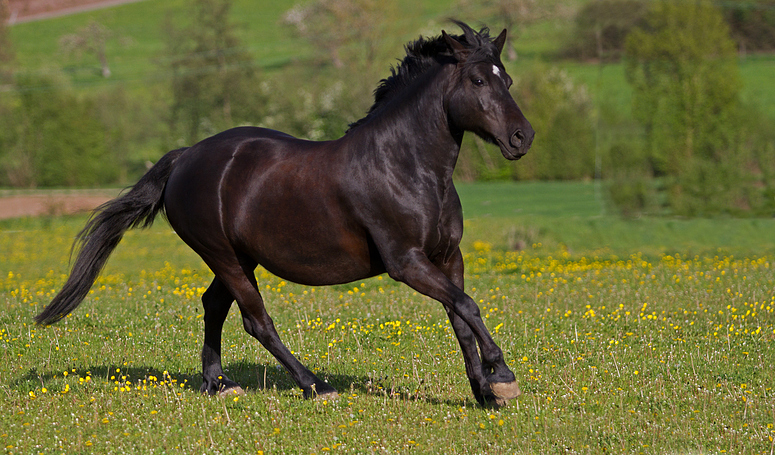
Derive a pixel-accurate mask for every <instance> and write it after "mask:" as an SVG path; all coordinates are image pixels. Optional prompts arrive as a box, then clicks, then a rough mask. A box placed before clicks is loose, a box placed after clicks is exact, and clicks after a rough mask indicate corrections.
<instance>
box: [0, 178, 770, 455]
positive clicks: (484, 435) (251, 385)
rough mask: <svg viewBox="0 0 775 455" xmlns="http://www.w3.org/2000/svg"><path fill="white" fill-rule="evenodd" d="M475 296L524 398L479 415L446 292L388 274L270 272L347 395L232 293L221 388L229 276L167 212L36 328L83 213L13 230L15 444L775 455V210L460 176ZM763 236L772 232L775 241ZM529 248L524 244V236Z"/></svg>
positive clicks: (1, 418)
mask: <svg viewBox="0 0 775 455" xmlns="http://www.w3.org/2000/svg"><path fill="white" fill-rule="evenodd" d="M460 193H461V198H462V200H463V204H464V210H465V213H466V218H467V221H466V234H465V238H464V245H463V246H464V255H465V261H466V267H467V273H466V288H467V292H469V293H470V295H471V296H472V297H473V298H474V299H475V300H476V301H477V302H478V303H479V306H480V308H481V312H482V317H483V318H484V320H485V324H486V325H487V326H488V328H489V329H490V330H491V332H492V333H493V336H494V338H495V340H496V342H497V343H499V345H500V346H501V347H502V348H503V349H504V353H505V356H506V359H507V363H508V364H509V365H510V367H511V368H512V369H513V371H514V372H515V374H516V376H517V380H518V381H519V383H520V386H521V388H522V390H523V395H522V396H520V397H519V398H518V399H516V400H514V401H513V402H511V403H510V405H509V406H507V407H504V408H500V409H485V408H481V407H479V406H478V405H477V404H476V402H475V401H474V399H473V396H472V395H471V392H470V388H469V386H468V381H467V379H466V377H465V372H464V368H463V361H462V357H461V355H460V352H459V347H458V346H457V342H456V340H455V337H454V334H453V333H452V329H451V327H450V325H449V324H448V322H447V320H446V317H445V314H444V311H443V310H442V308H441V306H440V304H438V303H437V302H435V301H432V300H430V299H428V298H425V297H423V296H421V295H418V294H417V293H415V292H414V291H413V290H411V289H410V288H408V287H407V286H405V285H402V284H398V283H395V282H393V281H392V280H391V279H390V278H388V277H387V276H379V277H375V278H372V279H369V280H364V281H363V282H356V283H351V284H348V285H340V286H333V287H317V288H311V287H304V286H299V285H296V284H293V283H289V282H286V281H284V280H282V279H280V278H278V277H275V276H272V275H270V274H269V273H267V272H266V271H264V270H262V269H260V268H259V269H258V270H257V272H256V274H257V277H258V281H259V286H260V289H261V291H262V293H263V295H264V297H265V299H266V301H267V305H268V309H269V312H270V314H271V315H272V316H273V318H274V321H275V324H276V326H277V328H278V331H279V332H280V334H281V337H282V338H283V339H284V341H285V342H286V344H287V345H288V346H289V348H290V349H291V350H292V351H294V353H295V354H296V355H297V356H298V357H299V358H300V359H301V360H302V362H304V363H305V364H306V365H308V366H309V367H310V368H312V369H313V370H315V371H316V372H317V373H318V374H319V375H321V377H323V378H325V379H326V380H327V381H329V382H330V383H331V384H333V385H334V386H335V387H336V388H337V389H338V390H339V392H340V397H339V399H338V400H336V401H314V400H304V399H302V398H301V391H300V390H299V389H298V388H296V387H295V385H294V384H293V383H292V382H291V380H290V377H289V376H288V374H287V373H286V372H285V371H284V370H283V369H282V368H280V367H279V366H278V364H277V362H276V361H275V360H274V359H273V358H272V357H271V356H270V355H269V354H268V353H267V351H266V350H264V349H263V348H262V347H261V346H260V345H259V343H258V342H257V341H256V340H254V339H252V338H251V337H249V336H248V335H247V334H246V333H245V332H244V331H243V329H242V324H241V320H240V318H239V315H238V314H237V313H238V311H237V310H236V309H233V311H232V313H231V314H230V316H229V318H228V319H227V322H226V326H225V329H224V367H225V368H226V369H227V371H228V373H229V374H230V376H231V377H232V378H233V379H235V380H237V381H238V382H240V383H241V384H242V386H243V387H245V388H246V391H247V394H246V395H245V396H241V397H234V398H226V399H223V398H213V397H207V396H202V395H201V394H200V393H199V385H200V382H201V379H200V373H199V370H200V361H199V350H200V349H201V344H202V330H203V324H202V310H201V304H200V301H199V298H200V296H201V294H202V292H204V290H205V288H206V286H207V285H208V283H209V281H210V279H211V274H210V272H209V271H208V270H207V268H206V267H205V266H204V265H203V263H202V262H201V260H199V259H198V257H196V256H195V255H194V254H193V253H192V252H191V250H189V249H188V248H187V247H186V246H185V245H184V244H182V242H181V241H180V240H179V239H178V238H177V236H176V235H175V234H174V232H172V231H171V230H170V228H169V227H168V226H167V225H166V224H165V223H164V222H163V221H159V222H157V223H156V224H155V225H154V227H152V228H151V229H149V230H145V231H130V232H129V233H128V234H127V235H126V237H125V239H124V240H123V242H122V243H121V244H120V245H119V247H118V249H117V250H116V252H115V253H114V256H113V257H112V258H111V261H110V262H109V264H108V266H107V268H106V270H105V271H104V272H103V274H102V276H101V277H100V278H99V279H98V281H97V283H96V284H95V286H94V287H93V290H92V292H91V294H90V295H89V297H87V299H86V301H84V303H83V304H82V305H81V307H79V309H78V310H76V311H75V312H74V313H73V314H72V315H70V316H69V317H67V318H66V319H64V320H63V321H61V322H60V323H59V324H57V325H55V326H52V327H39V326H35V325H33V324H32V317H33V316H34V315H35V314H36V313H37V312H38V311H40V309H41V308H42V307H43V305H45V304H46V303H47V302H48V301H49V300H50V298H51V297H52V296H53V294H54V293H55V292H56V291H57V290H58V289H59V287H60V286H61V285H62V284H63V282H64V279H65V278H66V273H67V267H68V259H69V251H70V250H69V248H70V242H71V240H72V238H73V237H74V235H75V234H76V233H77V231H78V230H79V229H80V227H81V226H82V225H83V223H84V221H85V218H84V217H83V216H79V217H66V218H48V219H46V218H41V219H19V220H9V221H3V222H1V223H0V307H1V308H2V311H1V312H0V347H1V349H0V400H2V409H3V412H2V413H0V448H2V450H4V453H9V454H17V453H18V454H29V453H265V454H269V453H305V454H309V453H317V454H321V453H408V452H416V453H488V454H492V453H590V454H593V453H595V454H597V453H646V454H649V453H654V454H662V453H770V452H771V451H772V450H773V447H774V446H773V437H774V436H775V397H774V396H773V395H774V394H775V392H774V391H773V383H774V382H773V379H775V378H774V376H773V373H772V359H773V358H775V349H774V348H775V314H774V312H775V274H773V267H775V262H774V261H773V258H774V257H775V244H773V236H772V235H771V234H772V232H774V230H775V226H774V224H775V220H761V219H760V220H732V219H730V220H714V221H708V220H679V219H662V218H659V219H655V218H650V219H640V220H621V219H619V218H617V217H613V216H610V215H607V214H606V212H605V206H604V205H603V204H602V203H600V202H599V201H598V200H597V199H596V197H595V194H596V190H595V186H594V185H593V184H586V183H567V184H564V183H563V184H558V183H525V184H516V183H493V184H484V183H480V184H471V185H461V186H460ZM757 245H758V246H757ZM517 246H518V247H519V248H520V249H519V250H516V249H514V248H515V247H517Z"/></svg>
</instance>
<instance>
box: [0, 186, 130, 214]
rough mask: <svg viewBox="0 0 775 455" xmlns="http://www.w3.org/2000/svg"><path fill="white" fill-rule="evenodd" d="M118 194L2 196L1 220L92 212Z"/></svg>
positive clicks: (0, 204) (78, 193) (63, 192)
mask: <svg viewBox="0 0 775 455" xmlns="http://www.w3.org/2000/svg"><path fill="white" fill-rule="evenodd" d="M117 194H118V191H117V190H93V191H92V190H88V191H86V190H84V191H48V192H44V191H36V192H34V193H31V194H24V193H20V194H8V195H2V194H0V219H8V218H21V217H26V216H43V215H47V216H58V215H71V214H73V213H84V212H90V211H91V210H94V208H96V207H97V206H99V205H100V204H102V203H103V202H106V201H109V200H110V199H112V198H114V197H116V195H117Z"/></svg>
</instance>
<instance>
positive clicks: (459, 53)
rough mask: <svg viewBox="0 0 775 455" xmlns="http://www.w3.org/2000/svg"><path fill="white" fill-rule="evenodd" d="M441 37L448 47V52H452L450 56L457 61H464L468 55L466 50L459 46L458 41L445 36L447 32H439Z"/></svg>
mask: <svg viewBox="0 0 775 455" xmlns="http://www.w3.org/2000/svg"><path fill="white" fill-rule="evenodd" d="M441 36H443V37H444V41H445V42H446V43H447V46H449V50H451V51H452V55H454V56H455V58H456V59H457V60H458V61H463V60H465V55H466V54H467V53H468V49H466V47H465V46H463V45H462V44H460V41H458V40H456V39H455V38H452V37H451V36H449V35H447V32H445V31H444V30H442V31H441Z"/></svg>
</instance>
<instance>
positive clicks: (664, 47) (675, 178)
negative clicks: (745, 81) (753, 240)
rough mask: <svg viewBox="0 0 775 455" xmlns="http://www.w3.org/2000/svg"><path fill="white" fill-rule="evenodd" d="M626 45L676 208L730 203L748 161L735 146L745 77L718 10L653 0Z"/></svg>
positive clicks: (640, 115) (642, 116)
mask: <svg viewBox="0 0 775 455" xmlns="http://www.w3.org/2000/svg"><path fill="white" fill-rule="evenodd" d="M626 53H627V61H626V75H627V79H628V81H629V82H630V84H631V85H632V87H633V89H634V95H633V109H634V116H635V118H636V119H637V120H638V121H639V122H640V123H641V124H642V125H643V127H644V129H645V137H646V145H645V147H646V155H647V157H648V159H649V163H650V166H651V169H652V172H653V175H655V176H664V177H666V179H667V181H668V183H669V194H670V198H669V204H670V206H671V207H672V209H673V210H674V211H675V212H677V213H684V214H699V213H712V212H718V211H724V210H723V209H722V208H721V206H723V205H726V206H727V207H728V208H731V206H732V205H733V203H731V202H730V203H728V204H721V203H720V201H721V200H729V197H728V195H729V194H731V192H733V189H734V188H733V187H735V186H736V185H741V184H744V183H745V182H744V181H745V178H744V175H745V167H746V166H747V165H748V164H749V163H748V161H747V158H746V156H744V154H743V150H741V149H739V148H737V147H736V145H737V141H738V139H739V128H737V127H736V125H737V122H736V120H737V117H736V116H737V115H738V112H739V92H740V87H741V82H740V76H739V74H738V67H737V61H736V52H735V44H734V42H733V41H732V40H731V38H730V36H729V28H728V27H727V25H726V23H725V22H724V20H723V17H722V15H721V13H720V12H719V10H718V9H717V8H715V7H714V6H712V5H711V4H710V3H709V2H707V1H700V2H670V1H657V2H654V3H653V4H652V6H651V9H650V10H649V12H648V14H647V17H646V24H645V26H644V27H642V28H638V29H635V30H634V31H632V32H631V33H630V35H629V37H628V38H627V44H626ZM614 164H615V163H614ZM738 204H739V205H746V203H742V202H740V203H738Z"/></svg>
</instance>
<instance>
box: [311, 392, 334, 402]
mask: <svg viewBox="0 0 775 455" xmlns="http://www.w3.org/2000/svg"><path fill="white" fill-rule="evenodd" d="M338 399H339V393H338V392H337V391H336V390H334V391H333V392H324V393H318V394H316V395H315V401H335V400H338Z"/></svg>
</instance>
